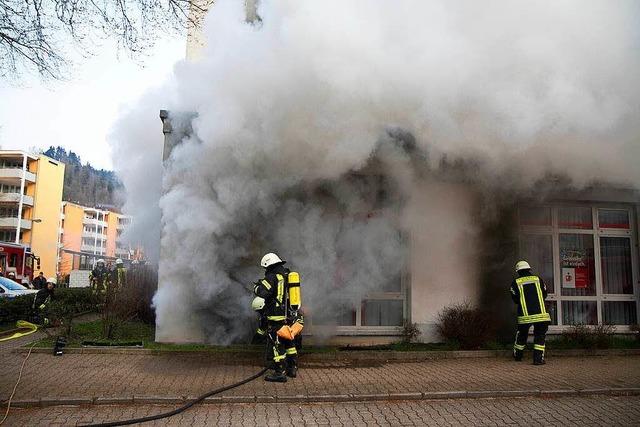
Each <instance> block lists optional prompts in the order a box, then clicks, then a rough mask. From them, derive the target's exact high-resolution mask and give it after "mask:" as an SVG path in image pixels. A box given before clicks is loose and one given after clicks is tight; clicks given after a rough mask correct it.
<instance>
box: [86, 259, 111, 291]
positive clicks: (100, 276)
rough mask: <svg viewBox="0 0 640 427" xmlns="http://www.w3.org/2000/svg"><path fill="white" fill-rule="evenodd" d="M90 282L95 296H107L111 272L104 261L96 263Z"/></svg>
mask: <svg viewBox="0 0 640 427" xmlns="http://www.w3.org/2000/svg"><path fill="white" fill-rule="evenodd" d="M89 281H90V283H91V289H93V293H94V294H96V295H101V296H104V295H106V293H107V286H108V285H109V272H108V271H107V268H106V267H105V265H104V260H103V259H99V260H98V261H96V266H95V267H94V269H93V270H91V273H89Z"/></svg>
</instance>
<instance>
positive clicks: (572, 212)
mask: <svg viewBox="0 0 640 427" xmlns="http://www.w3.org/2000/svg"><path fill="white" fill-rule="evenodd" d="M558 226H559V227H560V228H580V229H590V228H593V217H592V213H591V208H588V207H562V208H558Z"/></svg>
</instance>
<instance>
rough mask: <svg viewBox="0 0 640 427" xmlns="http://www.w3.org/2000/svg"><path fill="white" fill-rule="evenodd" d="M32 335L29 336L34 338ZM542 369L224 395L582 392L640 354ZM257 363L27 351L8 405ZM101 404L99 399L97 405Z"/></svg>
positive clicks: (150, 384) (233, 377)
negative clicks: (20, 373)
mask: <svg viewBox="0 0 640 427" xmlns="http://www.w3.org/2000/svg"><path fill="white" fill-rule="evenodd" d="M34 335H35V334H34ZM29 339H33V338H29V337H24V338H22V339H19V340H14V341H12V342H10V344H4V343H3V345H2V346H0V356H1V357H2V360H3V368H2V375H1V376H0V401H3V400H5V399H6V398H8V396H9V394H10V392H11V390H12V388H13V385H14V384H15V381H16V378H17V376H18V372H19V369H20V365H21V363H22V360H23V358H24V355H23V354H17V353H13V352H11V349H12V348H15V347H16V346H18V345H20V344H24V343H25V342H26V341H28V340H29ZM547 362H548V363H547V365H545V366H533V365H531V364H529V362H522V363H517V362H513V361H511V360H510V359H506V358H505V359H502V358H485V359H466V358H465V359H443V360H431V361H425V362H419V363H396V364H379V365H371V366H349V365H346V364H341V363H338V362H334V363H333V364H326V363H322V364H316V365H307V366H305V365H304V356H303V359H302V363H301V365H302V368H301V370H300V375H299V377H298V378H296V379H294V380H290V381H289V382H287V383H286V384H275V385H274V384H271V383H266V382H264V381H262V380H257V381H254V382H252V383H250V384H246V385H243V386H241V387H238V388H236V389H234V390H230V391H228V392H226V393H225V394H224V395H225V396H249V397H252V396H263V397H269V396H274V395H278V396H283V395H285V396H299V395H303V396H308V395H313V396H323V395H349V394H357V395H366V394H390V393H394V394H397V393H430V392H451V391H484V390H491V391H496V390H511V391H515V390H574V391H576V390H583V389H603V388H638V387H640V357H639V356H617V357H579V358H578V357H558V358H549V359H548V361H547ZM259 369H260V367H258V366H246V365H221V364H219V362H218V361H217V360H216V359H215V355H207V354H193V355H189V354H187V355H185V354H171V353H165V354H160V355H129V354H127V355H121V354H65V355H64V356H62V357H54V356H52V355H50V354H36V353H33V354H31V356H30V358H29V360H28V361H27V365H26V368H25V371H24V373H23V376H22V380H21V383H20V386H19V387H18V390H17V392H16V396H15V397H14V399H15V400H18V401H20V400H34V399H35V400H38V399H44V400H46V399H59V398H85V399H86V398H88V399H97V398H120V399H123V398H126V399H130V400H132V399H133V397H134V396H145V397H153V396H157V397H164V398H185V397H193V396H197V395H199V394H202V393H204V392H206V391H208V390H211V389H213V388H216V387H220V386H222V385H226V384H230V383H234V382H237V381H239V380H240V379H243V378H246V377H248V376H250V375H252V374H253V373H255V372H256V371H258V370H259ZM103 403H104V402H103Z"/></svg>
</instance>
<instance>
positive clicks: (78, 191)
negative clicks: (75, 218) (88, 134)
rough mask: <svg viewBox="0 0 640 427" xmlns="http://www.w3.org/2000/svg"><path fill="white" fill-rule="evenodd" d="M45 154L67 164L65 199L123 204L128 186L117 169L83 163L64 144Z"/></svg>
mask: <svg viewBox="0 0 640 427" xmlns="http://www.w3.org/2000/svg"><path fill="white" fill-rule="evenodd" d="M42 154H44V155H45V156H49V157H51V158H52V159H55V160H58V161H60V162H62V163H64V164H65V165H66V167H65V172H64V192H63V195H62V199H63V200H65V201H68V202H74V203H78V204H81V205H85V206H114V207H121V206H122V202H123V190H124V188H123V186H122V183H121V182H120V181H119V180H118V178H117V177H116V175H115V174H114V173H113V171H108V170H104V169H95V168H94V167H93V166H91V165H90V164H89V163H86V164H82V160H81V159H80V156H78V155H77V154H76V153H74V152H73V151H68V152H67V150H66V149H64V148H63V147H53V146H52V147H49V149H48V150H46V151H44V152H43V153H42Z"/></svg>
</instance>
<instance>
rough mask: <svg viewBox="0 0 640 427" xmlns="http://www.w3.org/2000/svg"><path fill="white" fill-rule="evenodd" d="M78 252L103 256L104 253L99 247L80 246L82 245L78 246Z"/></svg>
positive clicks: (103, 249)
mask: <svg viewBox="0 0 640 427" xmlns="http://www.w3.org/2000/svg"><path fill="white" fill-rule="evenodd" d="M80 251H81V252H88V253H91V254H97V255H103V254H104V252H105V248H101V247H99V246H93V245H85V244H82V245H80Z"/></svg>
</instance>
